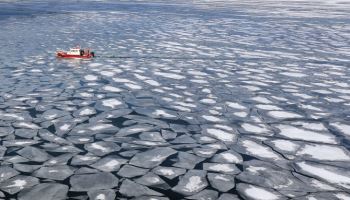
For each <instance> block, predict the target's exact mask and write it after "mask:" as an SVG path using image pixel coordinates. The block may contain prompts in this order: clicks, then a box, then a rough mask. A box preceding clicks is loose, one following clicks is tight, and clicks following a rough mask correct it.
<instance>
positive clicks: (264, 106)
mask: <svg viewBox="0 0 350 200" xmlns="http://www.w3.org/2000/svg"><path fill="white" fill-rule="evenodd" d="M255 106H256V107H257V108H259V109H261V110H282V109H281V108H280V107H278V106H275V105H267V104H258V105H255Z"/></svg>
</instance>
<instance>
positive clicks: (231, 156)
mask: <svg viewBox="0 0 350 200" xmlns="http://www.w3.org/2000/svg"><path fill="white" fill-rule="evenodd" d="M211 161H212V162H219V163H242V162H243V158H242V156H241V155H240V154H238V153H237V152H234V151H224V152H222V153H219V154H216V155H215V156H214V157H213V158H212V160H211Z"/></svg>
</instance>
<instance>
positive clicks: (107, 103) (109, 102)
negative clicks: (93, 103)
mask: <svg viewBox="0 0 350 200" xmlns="http://www.w3.org/2000/svg"><path fill="white" fill-rule="evenodd" d="M122 104H123V103H122V102H121V101H119V100H117V99H106V100H102V105H103V106H106V107H110V108H116V107H117V106H120V105H122Z"/></svg>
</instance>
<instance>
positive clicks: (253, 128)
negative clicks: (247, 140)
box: [241, 123, 273, 135]
mask: <svg viewBox="0 0 350 200" xmlns="http://www.w3.org/2000/svg"><path fill="white" fill-rule="evenodd" d="M241 126H242V128H243V129H244V130H245V131H248V132H250V133H256V134H261V135H273V133H272V132H271V131H270V130H269V129H268V128H267V127H266V126H265V125H263V124H257V125H254V124H251V123H243V124H242V125H241Z"/></svg>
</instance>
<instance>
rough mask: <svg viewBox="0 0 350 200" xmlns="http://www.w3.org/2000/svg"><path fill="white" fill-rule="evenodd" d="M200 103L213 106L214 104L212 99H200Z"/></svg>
mask: <svg viewBox="0 0 350 200" xmlns="http://www.w3.org/2000/svg"><path fill="white" fill-rule="evenodd" d="M200 102H202V103H206V104H215V103H216V101H215V100H214V99H202V100H200Z"/></svg>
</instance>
